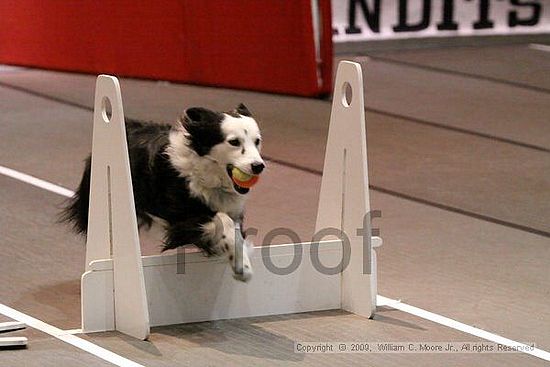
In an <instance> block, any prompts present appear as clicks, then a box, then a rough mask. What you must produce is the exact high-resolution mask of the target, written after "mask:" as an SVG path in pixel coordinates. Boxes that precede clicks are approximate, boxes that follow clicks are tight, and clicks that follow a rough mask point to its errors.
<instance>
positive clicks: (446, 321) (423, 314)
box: [376, 295, 550, 361]
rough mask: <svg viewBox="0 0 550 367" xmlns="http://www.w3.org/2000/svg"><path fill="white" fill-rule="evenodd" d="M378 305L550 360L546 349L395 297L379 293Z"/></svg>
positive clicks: (549, 354)
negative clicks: (527, 347)
mask: <svg viewBox="0 0 550 367" xmlns="http://www.w3.org/2000/svg"><path fill="white" fill-rule="evenodd" d="M376 305H377V306H388V307H391V308H395V309H396V310H399V311H403V312H406V313H409V314H411V315H414V316H417V317H420V318H423V319H425V320H429V321H432V322H435V323H437V324H440V325H443V326H447V327H449V328H452V329H455V330H459V331H462V332H463V333H467V334H470V335H474V336H477V337H479V338H482V339H485V340H489V341H491V342H493V343H499V344H503V345H506V346H509V347H520V348H522V349H521V350H522V352H523V353H527V354H530V355H532V356H534V357H537V358H540V359H544V360H545V361H550V353H549V352H547V351H545V350H542V349H538V348H534V349H533V350H525V351H524V350H523V348H524V347H526V346H527V345H526V344H523V343H519V342H517V341H515V340H512V339H508V338H505V337H502V336H500V335H497V334H493V333H490V332H488V331H485V330H482V329H478V328H476V327H473V326H470V325H466V324H463V323H462V322H459V321H456V320H453V319H450V318H448V317H445V316H441V315H438V314H436V313H433V312H430V311H426V310H423V309H421V308H418V307H414V306H411V305H408V304H406V303H402V302H401V301H398V300H394V299H391V298H387V297H384V296H380V295H379V296H377V298H376Z"/></svg>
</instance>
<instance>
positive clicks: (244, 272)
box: [229, 252, 252, 282]
mask: <svg viewBox="0 0 550 367" xmlns="http://www.w3.org/2000/svg"><path fill="white" fill-rule="evenodd" d="M229 260H230V263H231V269H233V278H235V279H237V280H240V281H241V282H248V281H249V280H250V279H251V278H252V264H250V258H249V257H248V255H247V253H246V252H244V253H243V258H242V263H239V262H238V260H237V259H235V258H233V256H230V258H229Z"/></svg>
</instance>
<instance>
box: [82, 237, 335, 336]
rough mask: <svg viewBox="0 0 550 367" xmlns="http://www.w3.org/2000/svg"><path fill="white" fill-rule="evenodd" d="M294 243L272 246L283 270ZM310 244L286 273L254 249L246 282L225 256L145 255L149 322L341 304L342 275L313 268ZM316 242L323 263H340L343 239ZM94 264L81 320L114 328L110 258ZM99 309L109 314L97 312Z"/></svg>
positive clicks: (291, 257) (274, 258) (100, 327)
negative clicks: (235, 276) (251, 272)
mask: <svg viewBox="0 0 550 367" xmlns="http://www.w3.org/2000/svg"><path fill="white" fill-rule="evenodd" d="M296 246H297V245H295V244H290V245H277V246H271V247H270V256H269V261H271V262H272V263H273V264H274V265H275V266H276V267H278V268H281V269H284V268H286V267H288V266H289V265H290V264H291V263H292V261H293V260H295V258H296V257H295V254H294V248H295V247H296ZM311 246H316V245H311V244H309V243H305V244H300V245H298V248H300V247H301V250H302V259H301V261H300V263H299V265H298V267H297V269H296V270H294V271H292V272H291V273H290V274H287V275H279V274H274V273H273V272H271V271H270V270H269V269H268V268H267V267H266V266H265V265H264V261H265V260H266V259H263V258H264V257H266V256H267V254H262V251H261V249H260V248H256V250H255V253H254V255H252V258H251V261H252V268H253V269H254V276H253V277H252V280H250V281H249V282H247V283H243V282H239V281H236V280H235V279H233V276H232V270H231V268H230V267H229V265H228V264H227V261H226V260H225V259H220V258H211V257H210V258H208V257H205V256H204V255H202V254H200V253H187V254H185V262H184V264H185V266H184V267H183V266H182V263H181V262H182V260H183V259H182V256H181V255H176V254H173V255H157V256H144V257H143V270H144V276H145V286H146V291H147V299H148V306H149V318H150V325H151V326H160V325H170V324H179V323H188V322H197V321H207V320H219V319H230V318H240V317H251V316H264V315H276V314H286V313H295V312H305V311H316V310H330V309H339V308H341V305H340V274H335V275H324V274H322V273H320V272H319V271H318V270H317V269H315V268H314V266H313V265H312V262H311V257H310V247H311ZM318 246H319V260H320V261H321V263H323V264H326V266H327V267H328V266H329V265H330V266H333V265H334V264H338V263H339V261H340V259H341V257H342V254H341V248H342V246H341V243H340V241H327V242H321V243H320V244H319V245H318ZM178 258H179V259H178ZM178 261H179V262H180V264H179V266H178ZM183 268H184V269H185V273H183V274H182V273H181V272H182V270H183ZM91 269H92V270H91V271H90V272H88V273H86V274H85V275H84V277H83V281H84V282H86V283H87V284H88V287H89V288H88V292H87V297H85V298H83V305H85V308H86V310H87V312H86V313H85V315H90V316H91V317H88V318H86V319H85V320H83V321H85V322H84V324H85V325H86V328H85V331H98V330H112V329H113V321H114V320H113V317H114V316H113V312H112V311H111V312H107V313H106V312H105V311H106V309H105V305H109V304H111V303H112V289H113V287H112V282H111V281H110V279H112V272H113V263H112V260H100V261H95V262H92V264H91ZM178 269H179V272H180V273H178ZM98 314H100V315H106V317H104V318H99V319H96V318H94V317H93V315H98Z"/></svg>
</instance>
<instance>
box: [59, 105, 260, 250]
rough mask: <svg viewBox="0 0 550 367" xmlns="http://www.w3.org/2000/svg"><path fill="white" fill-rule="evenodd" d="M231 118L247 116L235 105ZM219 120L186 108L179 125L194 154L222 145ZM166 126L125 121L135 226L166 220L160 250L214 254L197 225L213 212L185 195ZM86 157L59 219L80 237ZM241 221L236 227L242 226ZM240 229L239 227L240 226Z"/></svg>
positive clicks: (184, 181) (87, 175) (83, 221)
mask: <svg viewBox="0 0 550 367" xmlns="http://www.w3.org/2000/svg"><path fill="white" fill-rule="evenodd" d="M234 113H237V114H241V115H243V116H250V112H249V111H248V110H247V109H246V107H244V105H240V106H239V107H238V108H237V110H236V111H234ZM223 118H224V116H223V114H221V113H218V112H213V111H210V110H207V109H203V108H191V109H188V110H187V111H186V118H185V119H184V120H182V123H183V124H184V128H185V130H186V131H187V133H188V139H189V146H190V147H191V148H192V149H193V150H194V151H195V152H196V153H197V154H198V155H199V156H204V155H206V154H208V152H209V151H210V149H212V147H213V146H215V145H217V144H220V143H222V142H223V141H224V136H223V134H222V133H221V131H220V123H221V121H222V120H223ZM172 129H174V127H173V126H171V125H168V124H155V123H147V122H140V121H133V120H128V121H127V122H126V132H127V141H128V152H129V156H130V166H131V174H132V184H133V190H134V200H135V207H136V213H137V217H138V223H139V225H140V226H143V225H145V226H151V224H152V222H153V216H155V217H158V218H161V219H163V220H164V221H166V223H167V225H166V235H165V242H164V250H167V249H173V248H176V247H179V246H183V245H188V244H194V245H196V246H197V247H199V248H200V249H202V250H203V251H204V252H205V253H207V254H213V253H215V252H216V251H215V249H214V244H212V243H209V241H208V240H207V239H206V238H205V237H204V236H203V231H202V226H203V225H204V224H205V223H208V222H210V221H212V219H213V217H214V216H215V215H216V212H215V211H214V210H212V208H210V207H209V206H208V205H206V204H205V203H204V202H203V201H202V200H200V199H199V198H197V197H193V196H192V195H190V193H189V181H188V178H186V177H182V176H181V174H180V172H178V171H177V169H176V168H175V167H174V166H173V165H172V163H171V161H170V159H169V156H168V154H167V152H166V151H167V147H168V145H169V144H170V141H169V134H170V132H171V131H172ZM90 168H91V157H88V158H87V160H86V164H85V169H84V173H83V176H82V180H81V182H80V186H79V187H78V190H77V191H76V194H75V196H74V197H73V198H72V199H71V200H70V202H69V203H68V205H67V206H66V208H65V210H64V212H63V214H62V219H63V220H65V221H67V222H71V223H72V224H73V226H74V229H75V231H76V232H78V233H81V234H85V233H86V231H87V226H88V202H89V192H90ZM242 220H243V216H242V215H241V216H240V217H239V218H237V220H236V223H241V224H242ZM241 228H242V225H241Z"/></svg>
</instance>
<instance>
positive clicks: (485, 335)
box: [0, 166, 550, 366]
mask: <svg viewBox="0 0 550 367" xmlns="http://www.w3.org/2000/svg"><path fill="white" fill-rule="evenodd" d="M0 174H4V175H6V176H9V177H12V178H15V179H17V180H21V181H23V182H26V183H29V184H31V185H34V186H37V187H40V188H43V189H45V190H48V191H51V192H55V193H56V194H59V195H63V196H67V197H71V196H73V195H74V192H73V191H71V190H69V189H66V188H64V187H61V186H58V185H55V184H52V183H50V182H47V181H44V180H41V179H39V178H36V177H33V176H29V175H27V174H24V173H21V172H18V171H15V170H12V169H10V168H6V167H3V166H0ZM376 303H377V305H378V306H388V307H392V308H395V309H396V310H400V311H403V312H406V313H409V314H411V315H414V316H417V317H420V318H422V319H425V320H429V321H432V322H435V323H437V324H440V325H443V326H446V327H449V328H451V329H455V330H459V331H462V332H464V333H466V334H470V335H474V336H477V337H479V338H482V339H485V340H489V341H492V342H494V343H500V344H503V345H507V346H509V347H514V346H516V347H517V346H523V347H525V346H526V345H525V344H523V343H519V342H517V341H514V340H512V339H508V338H505V337H502V336H500V335H497V334H493V333H490V332H488V331H485V330H481V329H478V328H476V327H473V326H470V325H466V324H463V323H462V322H459V321H456V320H453V319H450V318H448V317H445V316H442V315H438V314H436V313H433V312H430V311H426V310H423V309H421V308H418V307H414V306H411V305H408V304H406V303H402V302H401V301H398V300H394V299H391V298H387V297H384V296H380V295H378V296H377V298H376ZM2 307H4V308H8V309H9V310H12V311H13V312H17V313H19V314H20V315H22V316H25V317H29V318H31V319H33V318H32V317H30V316H26V315H24V314H22V313H20V312H18V311H16V310H13V309H11V308H9V307H7V306H4V305H2V304H0V313H3V312H2ZM5 315H6V316H8V317H11V318H12V319H15V320H17V321H21V322H27V321H25V320H20V319H18V318H17V317H13V316H10V315H7V314H5ZM33 320H36V319H33ZM36 321H37V322H39V323H41V325H45V326H46V327H47V328H51V329H55V330H56V331H55V335H54V334H52V333H49V332H47V331H45V332H47V333H48V334H50V335H53V336H55V337H56V338H58V339H60V340H63V341H65V342H67V343H69V344H72V345H75V344H73V342H71V341H68V340H64V338H67V339H69V340H72V338H76V339H78V340H80V341H81V342H84V343H87V344H89V345H90V347H97V348H99V349H100V350H103V351H105V352H108V353H111V352H109V351H108V350H106V349H103V348H101V347H98V346H96V345H95V344H93V343H90V342H88V341H86V340H83V339H80V338H78V337H76V336H74V335H72V334H73V333H78V330H70V331H69V330H61V329H57V328H55V327H54V326H51V325H48V324H46V323H44V322H42V321H40V320H36ZM27 324H28V325H29V326H31V327H34V326H33V325H31V324H30V323H28V322H27ZM35 329H39V330H42V329H40V328H38V327H35ZM43 331H44V330H43ZM79 343H80V342H79ZM79 343H77V344H79ZM75 346H76V347H78V348H80V349H83V350H87V349H85V348H83V347H80V346H79V345H75ZM90 353H92V352H91V351H90ZM523 353H526V354H530V355H532V356H534V357H537V358H540V359H543V360H545V361H550V352H547V351H545V350H542V349H538V348H534V350H531V351H529V350H525V351H523ZM92 354H95V353H92ZM113 354H114V353H113ZM96 355H97V354H96ZM114 355H115V356H118V355H116V354H114ZM119 357H120V356H119ZM120 358H123V357H120ZM123 359H124V358H123ZM130 362H131V361H130ZM132 363H133V362H132ZM115 364H116V363H115ZM119 366H139V365H138V364H128V365H119Z"/></svg>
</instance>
